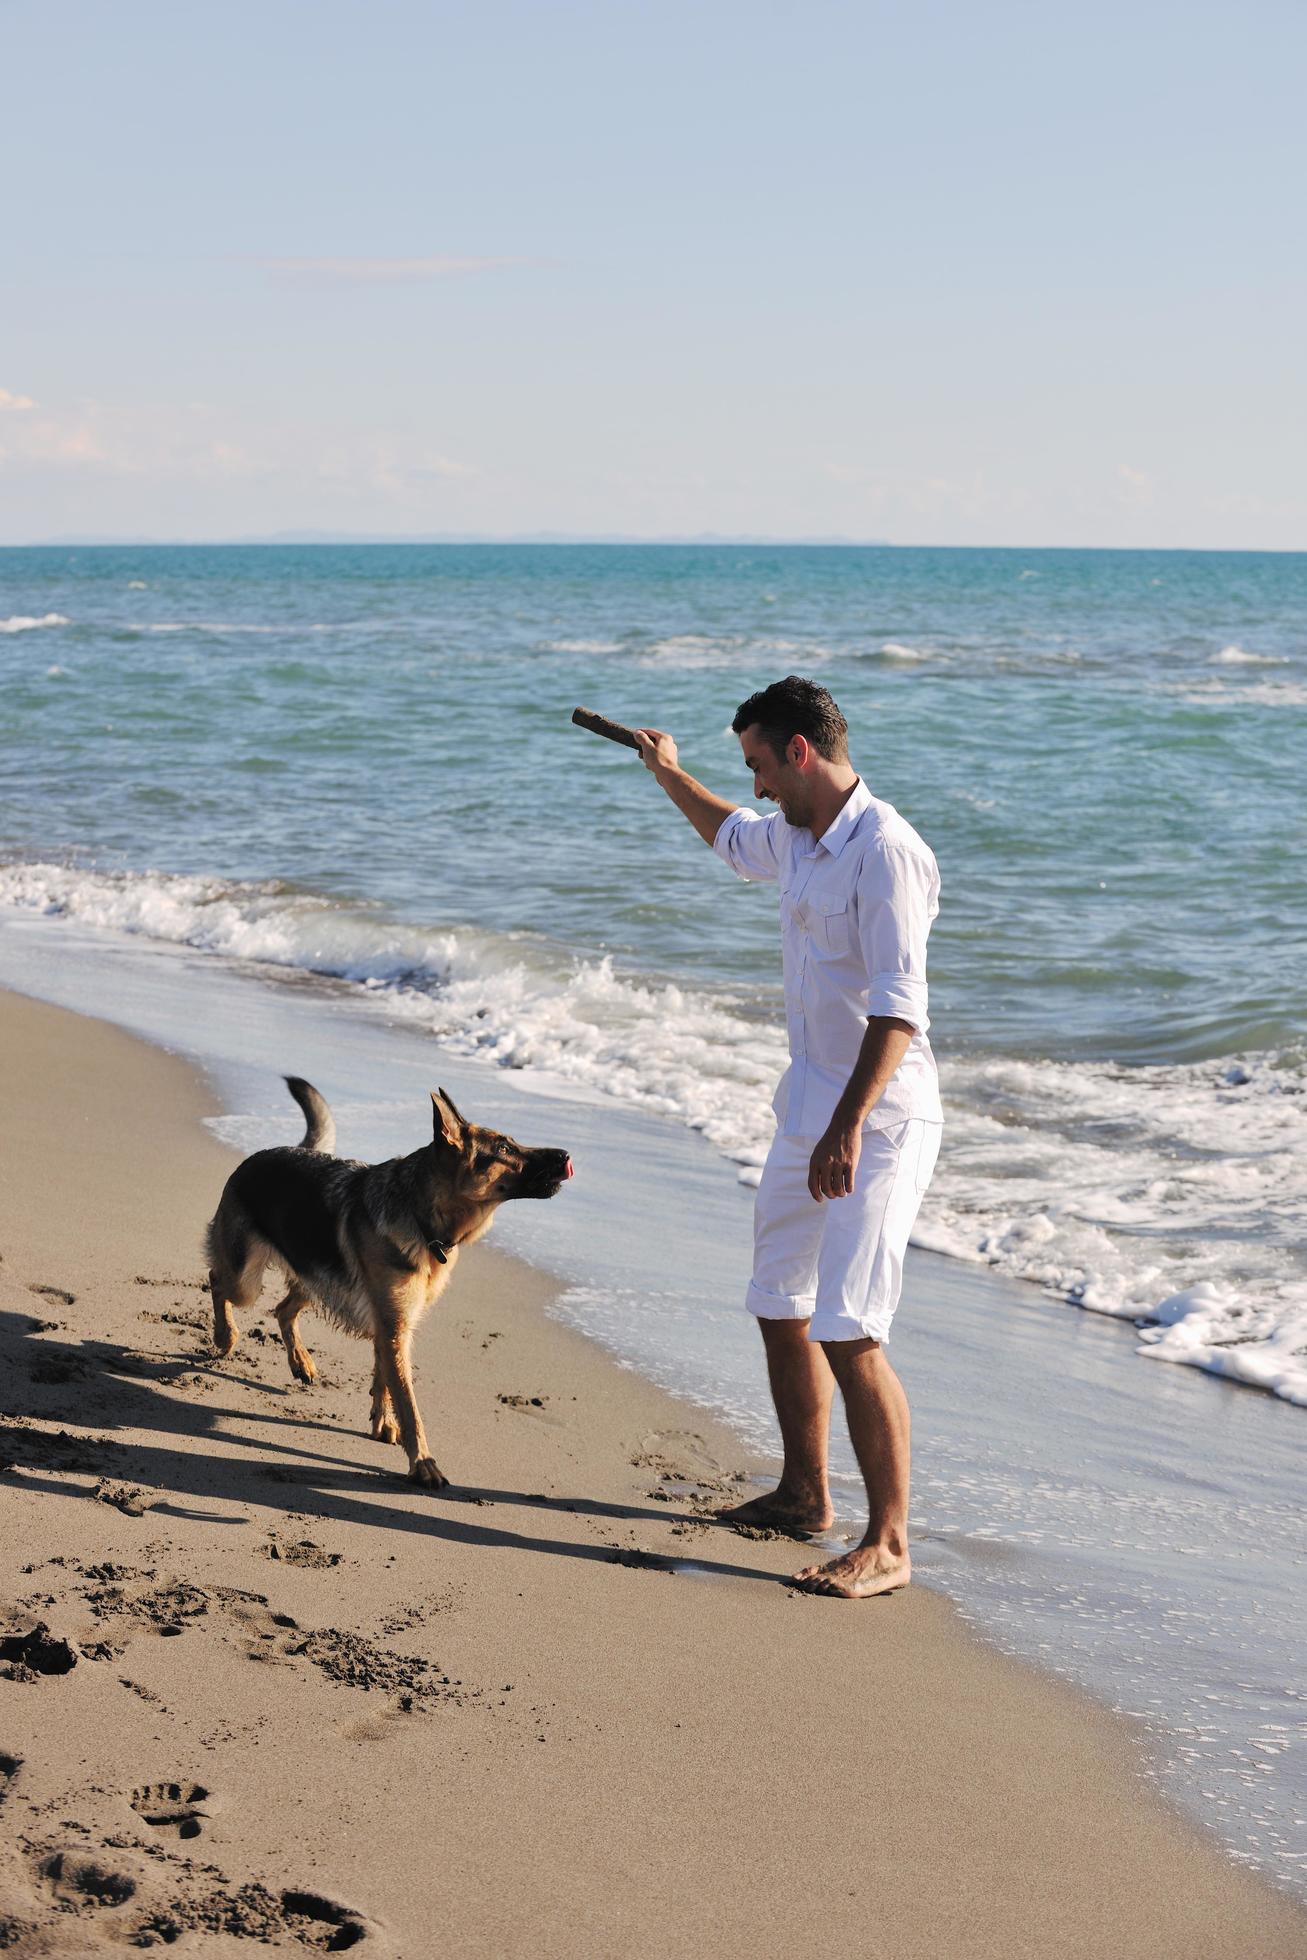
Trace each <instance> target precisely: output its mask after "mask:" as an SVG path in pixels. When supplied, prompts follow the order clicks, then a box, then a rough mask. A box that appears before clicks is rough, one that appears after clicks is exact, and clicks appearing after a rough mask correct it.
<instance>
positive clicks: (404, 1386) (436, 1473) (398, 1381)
mask: <svg viewBox="0 0 1307 1960" xmlns="http://www.w3.org/2000/svg"><path fill="white" fill-rule="evenodd" d="M406 1318H407V1316H406V1315H405V1314H404V1313H403V1310H402V1308H401V1309H400V1310H399V1311H398V1312H397V1311H396V1308H395V1305H394V1304H393V1303H391V1302H387V1303H386V1304H385V1305H384V1306H383V1307H381V1308H380V1310H379V1311H378V1321H379V1325H378V1326H377V1329H376V1332H375V1335H374V1337H373V1338H374V1340H375V1342H376V1358H377V1362H378V1365H379V1367H380V1370H381V1379H382V1382H383V1383H384V1385H385V1387H386V1389H387V1390H388V1391H389V1394H390V1399H391V1402H392V1404H393V1405H394V1410H395V1414H396V1416H397V1417H398V1419H399V1440H400V1442H401V1443H402V1445H403V1447H404V1450H405V1452H406V1453H407V1456H408V1474H409V1476H410V1477H411V1478H412V1480H413V1482H414V1483H415V1484H426V1485H427V1486H429V1487H430V1488H431V1489H433V1490H439V1489H440V1488H441V1487H442V1486H443V1485H445V1484H447V1483H448V1482H449V1478H448V1477H447V1476H446V1475H445V1473H444V1471H443V1470H442V1469H441V1468H440V1465H439V1464H438V1463H437V1462H436V1460H435V1458H434V1457H433V1456H432V1455H431V1452H430V1451H429V1449H428V1448H427V1435H426V1431H425V1429H424V1428H423V1427H422V1417H421V1416H420V1415H419V1413H418V1405H417V1398H416V1396H415V1395H414V1393H413V1369H412V1362H411V1359H410V1354H409V1347H410V1343H411V1340H412V1335H411V1333H410V1330H409V1328H408V1327H407V1326H406V1324H405V1321H406Z"/></svg>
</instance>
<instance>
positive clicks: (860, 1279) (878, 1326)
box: [745, 1118, 942, 1341]
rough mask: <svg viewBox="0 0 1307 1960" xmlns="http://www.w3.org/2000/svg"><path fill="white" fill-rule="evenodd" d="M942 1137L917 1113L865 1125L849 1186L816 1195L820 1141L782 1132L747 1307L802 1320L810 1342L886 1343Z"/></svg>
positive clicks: (759, 1212) (767, 1181) (756, 1227)
mask: <svg viewBox="0 0 1307 1960" xmlns="http://www.w3.org/2000/svg"><path fill="white" fill-rule="evenodd" d="M941 1134H942V1132H941V1127H940V1125H939V1124H938V1123H926V1122H923V1121H922V1120H920V1119H919V1118H914V1119H913V1120H912V1121H910V1122H907V1123H895V1124H894V1125H892V1127H891V1128H889V1129H887V1130H864V1131H863V1133H862V1155H861V1157H860V1158H859V1159H858V1168H857V1173H856V1175H855V1177H854V1180H853V1190H852V1191H851V1192H849V1193H847V1194H846V1195H845V1196H844V1197H842V1198H827V1199H824V1200H822V1201H818V1200H817V1199H816V1198H814V1197H813V1196H812V1194H811V1192H810V1191H809V1190H808V1166H809V1164H810V1162H811V1160H812V1153H813V1151H814V1150H815V1149H816V1147H817V1143H818V1141H819V1139H818V1138H816V1137H790V1136H785V1135H783V1134H782V1133H781V1132H780V1131H778V1132H777V1134H776V1136H775V1138H774V1139H773V1142H772V1147H771V1149H770V1150H769V1151H768V1153H767V1162H766V1165H765V1166H764V1168H763V1173H762V1181H761V1183H760V1184H759V1186H758V1199H757V1203H756V1205H755V1207H754V1214H753V1279H752V1281H751V1282H750V1285H749V1292H748V1297H747V1300H746V1302H745V1304H746V1305H747V1307H748V1309H749V1312H750V1313H752V1314H756V1315H757V1316H758V1318H759V1319H760V1320H806V1321H807V1322H808V1334H809V1338H810V1339H812V1340H814V1341H858V1340H873V1341H883V1340H885V1339H886V1337H887V1336H888V1334H889V1324H890V1322H891V1320H892V1319H893V1318H894V1309H895V1308H896V1307H897V1305H898V1303H899V1291H900V1289H901V1287H902V1284H903V1255H904V1253H905V1252H906V1251H907V1248H908V1238H909V1235H910V1233H911V1231H912V1227H913V1225H914V1224H915V1222H916V1217H917V1211H918V1208H919V1206H920V1204H921V1199H922V1195H923V1193H924V1192H925V1189H926V1186H927V1185H928V1184H929V1183H930V1180H931V1176H932V1174H933V1173H934V1169H935V1160H936V1158H937V1157H938V1156H939V1144H940V1136H941Z"/></svg>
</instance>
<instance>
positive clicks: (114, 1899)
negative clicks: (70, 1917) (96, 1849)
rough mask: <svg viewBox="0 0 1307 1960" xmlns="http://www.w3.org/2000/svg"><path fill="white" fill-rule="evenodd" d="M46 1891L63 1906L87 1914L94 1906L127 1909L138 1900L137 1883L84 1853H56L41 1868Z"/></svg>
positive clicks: (39, 1867)
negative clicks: (130, 1903) (85, 1911)
mask: <svg viewBox="0 0 1307 1960" xmlns="http://www.w3.org/2000/svg"><path fill="white" fill-rule="evenodd" d="M37 1870H38V1872H39V1874H40V1876H41V1878H42V1879H44V1881H45V1886H46V1890H47V1891H48V1892H50V1893H51V1894H52V1895H53V1897H54V1898H56V1899H57V1900H58V1901H59V1903H60V1905H63V1906H71V1907H72V1908H73V1910H74V1911H84V1910H86V1909H87V1908H88V1907H93V1906H110V1907H112V1906H125V1905H126V1904H127V1901H128V1900H129V1899H134V1898H135V1897H136V1880H135V1879H134V1878H129V1877H128V1876H127V1874H126V1872H122V1871H115V1870H114V1869H113V1867H112V1866H111V1865H106V1864H103V1863H102V1862H101V1861H100V1859H98V1858H96V1857H93V1856H91V1855H89V1854H88V1853H87V1852H84V1851H52V1852H51V1853H50V1855H49V1857H48V1858H43V1859H42V1860H41V1863H40V1864H39V1866H38V1867H37Z"/></svg>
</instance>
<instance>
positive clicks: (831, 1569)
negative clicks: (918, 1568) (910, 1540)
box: [790, 1545, 912, 1599]
mask: <svg viewBox="0 0 1307 1960" xmlns="http://www.w3.org/2000/svg"><path fill="white" fill-rule="evenodd" d="M911 1577H912V1561H911V1559H910V1558H909V1557H908V1555H907V1553H906V1552H904V1554H903V1555H902V1557H897V1556H896V1555H895V1554H894V1553H892V1552H886V1551H884V1550H882V1549H881V1548H880V1547H878V1546H876V1545H859V1546H858V1547H857V1549H856V1550H855V1551H852V1552H846V1553H845V1554H844V1557H843V1558H833V1559H832V1560H831V1561H830V1564H829V1565H805V1566H804V1568H803V1570H802V1571H801V1572H796V1573H795V1575H794V1577H793V1579H792V1580H791V1582H790V1583H791V1584H792V1585H795V1586H797V1587H798V1588H799V1590H800V1591H801V1592H810V1593H825V1594H826V1595H827V1597H828V1598H831V1599H874V1598H875V1596H876V1594H877V1593H888V1592H898V1590H899V1589H900V1587H902V1586H906V1585H907V1583H908V1581H909V1580H910V1579H911Z"/></svg>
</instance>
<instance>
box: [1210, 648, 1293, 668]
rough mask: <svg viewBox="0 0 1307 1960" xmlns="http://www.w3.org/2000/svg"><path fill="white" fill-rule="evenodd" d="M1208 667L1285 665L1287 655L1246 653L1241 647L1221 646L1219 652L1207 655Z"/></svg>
mask: <svg viewBox="0 0 1307 1960" xmlns="http://www.w3.org/2000/svg"><path fill="white" fill-rule="evenodd" d="M1207 664H1208V666H1209V667H1287V666H1288V664H1289V657H1288V655H1287V654H1284V653H1246V652H1245V651H1244V649H1243V648H1242V647H1222V649H1221V651H1220V652H1219V653H1213V654H1211V655H1210V656H1209V658H1208V662H1207Z"/></svg>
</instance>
